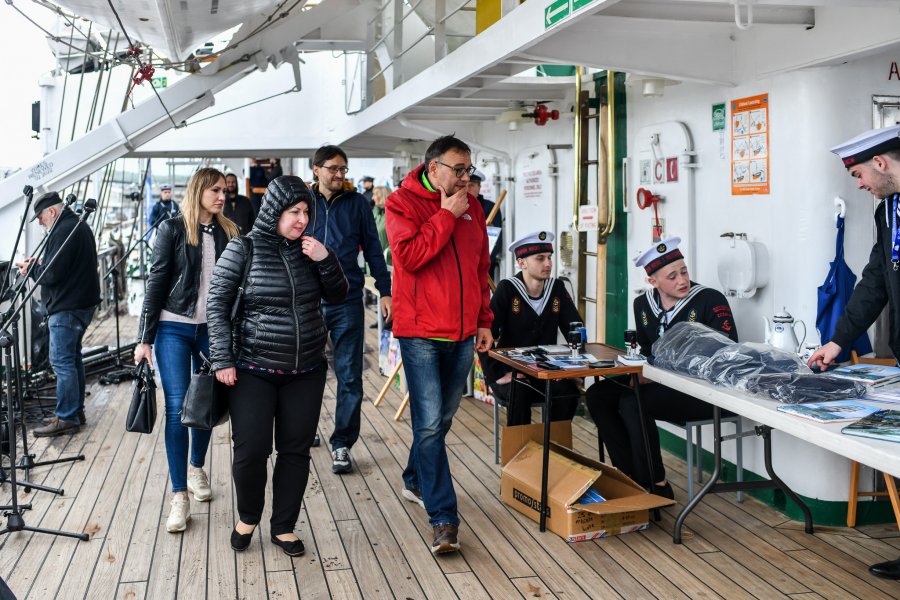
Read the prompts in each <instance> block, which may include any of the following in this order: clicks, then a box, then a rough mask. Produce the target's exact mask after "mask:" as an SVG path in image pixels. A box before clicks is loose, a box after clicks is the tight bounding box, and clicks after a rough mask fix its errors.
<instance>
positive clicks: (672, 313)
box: [645, 283, 706, 328]
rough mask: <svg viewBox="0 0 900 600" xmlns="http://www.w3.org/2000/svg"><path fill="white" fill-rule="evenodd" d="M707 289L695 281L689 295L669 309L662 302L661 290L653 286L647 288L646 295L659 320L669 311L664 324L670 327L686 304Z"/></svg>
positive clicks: (651, 310)
mask: <svg viewBox="0 0 900 600" xmlns="http://www.w3.org/2000/svg"><path fill="white" fill-rule="evenodd" d="M705 289H706V286H703V285H700V284H699V283H695V284H693V285H691V289H690V290H688V293H687V296H685V297H684V298H682V299H681V300H679V301H678V302H676V303H675V306H673V307H672V308H670V309H669V310H665V309H664V308H663V307H662V305H661V304H660V302H659V292H658V291H657V289H656V288H651V289H649V290H647V292H646V293H645V295H646V296H647V304H649V305H650V312H652V313H653V316H654V317H656V320H657V321H662V318H661V317H662V316H663V315H664V314H665V313H668V315H666V317H667V318H666V322H665V324H664V326H665V327H666V328H668V325H669V323H671V322H672V321H674V320H675V317H677V316H678V313H679V312H681V310H682V309H683V308H684V307H685V306H687V305H688V304H690V302H691V300H692V299H693V298H694V296H696V295H697V294H699V293H700V292H701V291H703V290H705Z"/></svg>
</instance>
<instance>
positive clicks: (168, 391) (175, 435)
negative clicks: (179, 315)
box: [155, 321, 212, 492]
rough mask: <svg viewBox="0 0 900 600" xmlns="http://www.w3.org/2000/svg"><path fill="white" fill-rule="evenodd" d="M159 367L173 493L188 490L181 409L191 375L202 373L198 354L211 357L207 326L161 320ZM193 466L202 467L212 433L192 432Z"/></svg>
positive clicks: (157, 340)
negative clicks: (164, 403) (164, 398)
mask: <svg viewBox="0 0 900 600" xmlns="http://www.w3.org/2000/svg"><path fill="white" fill-rule="evenodd" d="M155 344H156V351H155V353H156V368H157V369H159V378H160V379H161V380H162V386H163V393H164V394H165V397H166V458H167V459H168V461H169V477H170V478H171V479H172V491H173V492H184V491H187V462H188V428H187V427H185V426H184V425H182V424H181V407H182V405H183V404H184V396H185V394H186V393H187V389H188V385H190V383H191V374H192V373H194V372H195V371H199V370H200V365H201V359H200V356H199V353H200V352H202V353H203V354H204V356H207V357H208V356H209V334H208V333H207V331H206V323H203V324H201V325H192V324H190V323H176V322H174V321H160V322H159V328H158V329H157V330H156V340H155ZM190 432H191V435H190V438H191V441H192V443H191V444H190V447H191V465H192V466H194V467H198V468H199V467H202V466H203V464H204V463H205V462H206V449H207V448H209V438H210V436H211V435H212V431H207V430H205V429H191V430H190Z"/></svg>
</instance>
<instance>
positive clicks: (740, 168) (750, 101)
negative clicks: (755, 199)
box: [731, 94, 770, 196]
mask: <svg viewBox="0 0 900 600" xmlns="http://www.w3.org/2000/svg"><path fill="white" fill-rule="evenodd" d="M769 176H770V173H769V95H768V94H760V95H759V96H751V97H749V98H741V99H740V100H732V101H731V193H732V194H733V195H736V196H737V195H747V194H768V193H769Z"/></svg>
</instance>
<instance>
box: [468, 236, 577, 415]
mask: <svg viewBox="0 0 900 600" xmlns="http://www.w3.org/2000/svg"><path fill="white" fill-rule="evenodd" d="M509 251H510V252H512V253H513V256H514V257H515V260H516V264H517V265H518V267H519V269H521V271H519V272H518V273H516V275H515V276H514V277H510V278H509V279H504V280H503V281H501V282H500V283H499V284H497V290H496V291H495V292H494V296H493V297H492V298H491V310H492V311H493V312H494V323H493V325H492V326H491V332H492V333H493V335H494V339H495V340H497V343H498V345H499V346H500V347H505V348H514V347H525V346H538V345H542V344H556V343H557V340H558V335H559V333H560V332H562V333H563V335H566V334H567V333H568V331H569V324H570V323H573V322H583V319H582V318H581V315H579V314H578V309H577V308H575V304H574V303H573V302H572V297H571V296H570V295H569V293H568V292H567V291H566V286H565V285H564V284H563V282H562V281H560V280H559V279H555V278H554V277H552V273H553V234H552V233H551V232H549V231H535V232H534V233H530V234H528V235H526V236H525V237H523V238H521V239H518V240H516V241H515V242H513V243H512V244H510V245H509ZM479 358H480V360H481V365H482V368H483V369H484V374H485V378H486V379H487V382H488V385H490V386H491V390H492V391H493V393H494V398H495V399H496V400H498V401H499V402H500V403H501V404H503V405H507V411H506V420H507V425H527V424H529V423H531V405H532V404H534V403H539V402H543V401H544V398H543V396H542V395H541V394H538V393H537V392H535V391H534V390H531V389H529V388H528V387H526V386H516V391H515V394H514V396H513V402H512V404H511V405H508V403H509V398H510V382H511V381H512V371H511V369H510V368H509V367H507V366H506V365H504V364H502V363H500V362H498V361H495V360H494V359H492V358H490V357H489V356H488V355H487V353H486V352H483V353H480V354H479ZM532 383H537V382H532ZM535 387H537V388H538V389H543V385H536V386H535ZM552 392H553V405H552V409H551V415H550V416H551V419H552V420H554V421H568V420H570V419H572V417H573V416H574V415H575V409H576V408H577V407H578V396H579V393H578V390H577V388H576V386H575V384H574V383H573V382H572V381H560V382H556V383H554V385H553V388H552Z"/></svg>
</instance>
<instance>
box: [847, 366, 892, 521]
mask: <svg viewBox="0 0 900 600" xmlns="http://www.w3.org/2000/svg"><path fill="white" fill-rule="evenodd" d="M850 362H851V363H852V364H854V365H858V364H860V363H865V364H873V365H887V366H891V367H892V366H895V365H896V364H897V361H896V360H894V359H892V358H860V357H859V355H858V354H857V353H856V350H851V351H850ZM883 475H884V485H885V487H887V491H884V492H860V491H859V463H858V462H856V461H855V460H852V461H850V496H849V497H848V498H847V527H855V526H856V504H857V501H858V499H859V497H860V496H866V497H873V496H875V497H884V496H887V497H888V498H890V499H891V505H892V506H893V507H894V518H895V519H896V520H897V527H898V528H900V498H898V496H897V482H896V481H895V480H894V478H893V476H891V475H888V474H887V473H883Z"/></svg>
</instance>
